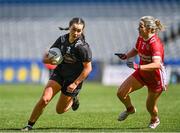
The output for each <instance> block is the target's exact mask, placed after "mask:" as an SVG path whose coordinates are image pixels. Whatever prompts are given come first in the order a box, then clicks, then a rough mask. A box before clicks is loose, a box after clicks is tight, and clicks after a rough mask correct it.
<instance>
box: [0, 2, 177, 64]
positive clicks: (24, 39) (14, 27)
mask: <svg viewBox="0 0 180 133" xmlns="http://www.w3.org/2000/svg"><path fill="white" fill-rule="evenodd" d="M144 15H152V16H155V17H157V18H159V19H160V20H162V22H164V24H165V25H166V32H164V33H162V34H161V35H160V36H161V38H162V40H163V41H164V42H165V47H166V49H165V54H166V57H165V59H166V63H167V64H178V65H179V64H180V45H179V44H180V1H179V0H86V1H84V0H73V1H72V0H0V25H1V26H0V36H1V39H0V46H1V48H0V59H1V60H6V59H41V58H42V54H43V52H44V51H45V50H47V49H48V48H49V46H50V45H51V44H52V43H54V41H55V40H56V39H57V37H58V36H60V35H61V34H63V33H64V32H62V31H59V30H58V27H59V26H64V27H66V26H67V25H68V21H69V20H70V19H71V18H72V17H76V16H78V17H82V18H83V19H84V20H85V21H86V23H87V28H86V31H85V35H86V39H87V41H88V42H89V43H90V45H91V47H92V51H93V58H94V60H97V61H101V62H105V63H117V62H119V60H118V59H117V58H114V55H113V53H115V52H126V51H127V49H130V48H131V47H133V46H134V43H135V42H136V38H137V35H138V32H137V26H138V23H137V22H138V19H139V18H140V17H141V16H144Z"/></svg>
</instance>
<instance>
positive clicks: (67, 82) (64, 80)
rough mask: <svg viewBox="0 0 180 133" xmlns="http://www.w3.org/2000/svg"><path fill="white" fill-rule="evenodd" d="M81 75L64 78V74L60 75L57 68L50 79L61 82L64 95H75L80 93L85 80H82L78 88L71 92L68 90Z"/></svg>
mask: <svg viewBox="0 0 180 133" xmlns="http://www.w3.org/2000/svg"><path fill="white" fill-rule="evenodd" d="M78 76H79V75H73V76H70V77H69V78H68V77H66V78H64V77H63V76H62V75H60V74H59V73H58V71H57V70H55V71H54V72H53V73H52V74H51V76H50V80H54V81H56V82H57V83H59V84H60V85H61V86H62V88H61V92H62V93H63V94H64V95H67V96H71V97H75V96H77V95H78V94H79V91H80V90H81V87H82V84H83V82H81V83H80V84H79V85H78V86H77V87H76V89H75V90H74V91H73V92H72V93H70V92H67V87H68V86H69V85H70V84H71V83H73V82H74V80H76V78H77V77H78Z"/></svg>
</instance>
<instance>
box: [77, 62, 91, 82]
mask: <svg viewBox="0 0 180 133" xmlns="http://www.w3.org/2000/svg"><path fill="white" fill-rule="evenodd" d="M91 71H92V67H91V65H90V66H88V67H87V68H84V69H83V71H82V72H81V74H80V75H79V77H78V78H77V79H76V80H75V81H74V83H75V84H76V85H78V84H80V83H81V82H82V81H83V80H85V79H86V77H87V76H88V75H89V73H90V72H91Z"/></svg>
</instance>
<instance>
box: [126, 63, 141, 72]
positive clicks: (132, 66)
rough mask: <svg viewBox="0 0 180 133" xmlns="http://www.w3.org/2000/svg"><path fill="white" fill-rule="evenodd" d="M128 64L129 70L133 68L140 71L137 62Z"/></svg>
mask: <svg viewBox="0 0 180 133" xmlns="http://www.w3.org/2000/svg"><path fill="white" fill-rule="evenodd" d="M126 64H127V66H128V67H129V68H133V69H135V70H137V69H140V66H139V64H136V63H135V62H132V61H128V62H127V63H126Z"/></svg>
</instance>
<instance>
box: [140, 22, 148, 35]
mask: <svg viewBox="0 0 180 133" xmlns="http://www.w3.org/2000/svg"><path fill="white" fill-rule="evenodd" d="M138 30H139V35H140V36H142V37H144V38H146V37H147V36H148V34H149V29H148V28H147V27H146V26H145V24H144V22H143V21H140V23H139V27H138Z"/></svg>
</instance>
